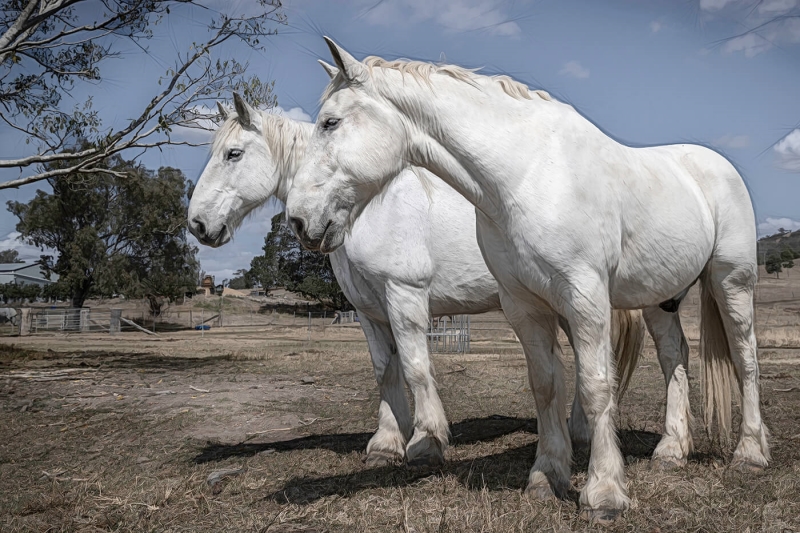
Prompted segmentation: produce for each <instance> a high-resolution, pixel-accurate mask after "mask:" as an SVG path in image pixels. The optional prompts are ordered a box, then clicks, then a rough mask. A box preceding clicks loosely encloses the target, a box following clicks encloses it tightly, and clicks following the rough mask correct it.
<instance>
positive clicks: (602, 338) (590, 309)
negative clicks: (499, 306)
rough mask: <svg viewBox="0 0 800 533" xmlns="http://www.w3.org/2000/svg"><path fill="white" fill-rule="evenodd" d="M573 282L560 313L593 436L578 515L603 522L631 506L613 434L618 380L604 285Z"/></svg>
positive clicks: (591, 279) (591, 281)
mask: <svg viewBox="0 0 800 533" xmlns="http://www.w3.org/2000/svg"><path fill="white" fill-rule="evenodd" d="M573 283H574V285H573V287H572V288H571V290H569V292H568V293H567V294H565V295H564V296H565V301H566V304H565V305H564V306H563V309H562V311H563V315H564V316H565V318H566V319H567V320H568V321H569V324H570V331H571V334H572V342H573V348H574V350H575V358H576V364H577V365H578V375H579V378H580V379H579V382H578V384H577V393H578V395H579V396H580V401H581V404H582V406H583V410H584V411H585V413H586V418H587V420H588V423H589V431H590V433H591V436H592V445H591V453H590V455H589V471H588V477H587V480H586V485H585V487H584V488H583V490H582V491H581V495H580V506H581V509H582V511H581V514H582V515H583V516H584V518H587V519H589V520H591V521H597V522H600V523H608V522H611V521H614V520H616V519H617V518H618V517H619V516H621V514H622V512H623V511H625V510H626V509H628V507H629V506H630V498H629V497H628V491H627V487H626V483H625V469H624V463H623V460H622V453H621V451H620V447H619V441H618V439H617V433H616V430H615V419H616V416H617V397H616V396H617V395H616V392H617V377H616V368H615V362H614V355H613V351H612V347H611V302H610V301H609V298H608V287H607V285H606V284H605V283H603V282H602V281H601V280H599V279H596V277H594V276H593V275H592V274H587V275H586V276H585V277H583V278H581V279H578V280H575V281H573Z"/></svg>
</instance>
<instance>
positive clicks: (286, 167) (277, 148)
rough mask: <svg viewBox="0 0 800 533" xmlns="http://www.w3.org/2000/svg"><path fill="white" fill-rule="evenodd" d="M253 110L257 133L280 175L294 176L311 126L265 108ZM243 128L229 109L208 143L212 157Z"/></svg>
mask: <svg viewBox="0 0 800 533" xmlns="http://www.w3.org/2000/svg"><path fill="white" fill-rule="evenodd" d="M257 112H258V113H259V115H260V116H261V125H262V126H261V134H262V136H263V138H264V141H265V142H266V143H267V147H269V151H270V153H271V154H272V157H273V159H274V161H275V164H276V165H277V167H278V171H279V172H280V175H281V176H282V177H284V178H287V177H291V176H294V174H295V172H296V171H297V169H298V168H299V166H300V163H301V161H302V155H303V154H304V153H305V146H306V142H307V141H308V138H309V136H310V135H311V126H312V125H311V124H309V123H305V122H300V121H298V120H292V119H290V118H288V117H284V116H281V115H277V114H275V113H269V112H267V111H262V110H257ZM243 129H244V128H243V126H242V123H241V122H240V121H239V119H238V115H237V114H236V112H231V113H230V115H228V118H227V119H226V120H225V122H223V123H222V125H221V126H220V127H219V129H217V131H216V132H215V133H214V139H213V141H212V143H211V154H212V156H216V155H219V154H220V153H221V152H222V151H223V150H225V148H226V147H228V146H230V145H231V144H232V143H235V142H236V141H237V140H238V139H239V136H240V135H241V133H242V130H243ZM281 181H282V182H284V181H286V180H285V179H284V180H281Z"/></svg>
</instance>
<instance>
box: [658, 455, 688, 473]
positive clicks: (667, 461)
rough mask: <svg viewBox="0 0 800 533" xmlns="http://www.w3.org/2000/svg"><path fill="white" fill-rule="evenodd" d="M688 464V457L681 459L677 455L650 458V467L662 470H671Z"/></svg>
mask: <svg viewBox="0 0 800 533" xmlns="http://www.w3.org/2000/svg"><path fill="white" fill-rule="evenodd" d="M684 466H686V459H684V460H680V459H676V458H675V457H653V458H652V459H650V469H651V470H660V471H661V472H669V471H672V470H678V469H680V468H683V467H684Z"/></svg>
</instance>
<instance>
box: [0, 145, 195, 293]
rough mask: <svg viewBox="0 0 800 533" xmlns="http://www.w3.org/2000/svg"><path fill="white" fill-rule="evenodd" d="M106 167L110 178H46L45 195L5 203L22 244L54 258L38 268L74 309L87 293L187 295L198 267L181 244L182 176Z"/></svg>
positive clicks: (116, 161) (117, 161)
mask: <svg viewBox="0 0 800 533" xmlns="http://www.w3.org/2000/svg"><path fill="white" fill-rule="evenodd" d="M107 165H108V169H109V170H111V171H113V173H92V174H77V175H76V174H69V175H67V176H65V177H63V178H61V179H54V178H51V179H49V180H48V181H49V182H50V185H51V186H52V188H53V192H52V193H46V192H44V191H41V190H38V191H37V192H36V196H35V197H34V198H33V199H32V200H31V201H30V202H28V203H21V202H15V201H10V202H8V209H9V211H11V212H12V213H13V214H14V215H16V216H17V217H18V218H19V223H18V224H17V231H19V232H20V233H21V234H22V238H23V240H24V241H25V242H27V243H28V244H32V245H34V246H37V247H39V248H42V249H44V248H50V249H53V250H55V251H56V252H57V253H58V255H57V258H54V257H53V256H50V255H43V256H42V262H43V264H44V265H45V266H46V268H47V269H48V270H49V271H52V272H55V273H57V274H58V275H59V285H60V286H61V289H60V290H65V291H68V292H69V294H70V295H71V298H72V305H73V306H74V307H81V306H82V305H83V302H84V301H85V299H86V298H87V297H88V296H89V295H90V294H97V295H103V296H112V295H114V294H117V293H122V294H124V295H126V296H128V297H130V298H139V297H145V296H149V295H158V296H165V297H168V298H176V297H178V296H180V295H182V294H183V292H184V291H186V290H191V289H193V288H194V284H195V280H196V279H197V272H198V262H197V259H196V257H195V256H196V253H197V249H196V248H195V247H193V246H191V245H190V244H189V243H188V241H187V239H186V237H187V235H186V224H185V213H186V209H187V197H186V191H187V188H188V180H187V179H186V177H185V176H184V175H183V173H182V172H181V171H180V170H176V169H173V168H169V167H162V168H160V169H159V170H158V171H157V172H153V171H151V170H148V169H146V168H144V167H143V166H142V165H140V164H137V163H135V162H132V161H124V160H122V158H120V157H119V156H113V157H111V158H109V161H108V162H107Z"/></svg>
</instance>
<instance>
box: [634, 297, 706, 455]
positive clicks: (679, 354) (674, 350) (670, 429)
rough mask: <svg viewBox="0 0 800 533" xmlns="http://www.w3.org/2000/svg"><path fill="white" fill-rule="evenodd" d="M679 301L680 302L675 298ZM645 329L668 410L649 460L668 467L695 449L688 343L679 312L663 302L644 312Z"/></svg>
mask: <svg viewBox="0 0 800 533" xmlns="http://www.w3.org/2000/svg"><path fill="white" fill-rule="evenodd" d="M678 303H680V301H678ZM643 314H644V318H645V322H646V324H647V329H648V331H649V332H650V336H651V337H653V341H654V342H655V345H656V352H657V353H658V362H659V364H660V365H661V370H662V372H663V373H664V380H665V381H666V385H667V409H666V417H665V421H664V435H663V436H662V437H661V441H660V442H659V443H658V446H656V449H655V451H654V452H653V457H652V459H651V463H650V464H651V466H652V467H653V468H657V469H662V470H671V469H674V468H681V467H683V466H685V465H686V461H687V459H688V457H689V454H690V453H691V452H692V450H693V448H694V442H693V440H692V431H691V426H692V424H693V422H694V419H693V417H692V411H691V409H690V406H689V381H688V378H687V371H688V369H689V345H688V344H687V343H686V337H685V336H684V334H683V329H682V328H681V321H680V315H679V314H678V313H677V309H676V310H675V311H671V310H664V307H663V306H662V305H659V306H657V307H649V308H647V309H645V310H644V312H643Z"/></svg>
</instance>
